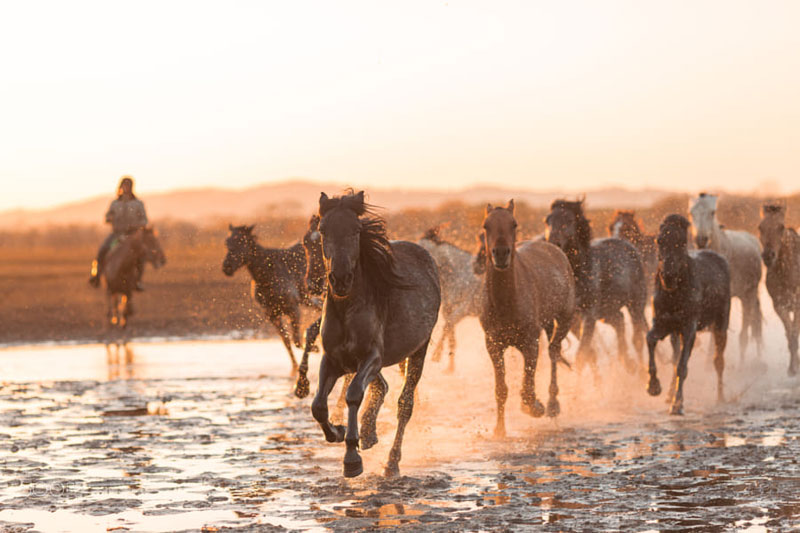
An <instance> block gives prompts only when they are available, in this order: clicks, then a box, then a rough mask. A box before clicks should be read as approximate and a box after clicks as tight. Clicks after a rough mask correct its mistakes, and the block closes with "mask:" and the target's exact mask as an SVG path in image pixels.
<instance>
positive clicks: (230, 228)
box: [228, 222, 233, 231]
mask: <svg viewBox="0 0 800 533" xmlns="http://www.w3.org/2000/svg"><path fill="white" fill-rule="evenodd" d="M228 231H233V224H231V223H230V222H228Z"/></svg>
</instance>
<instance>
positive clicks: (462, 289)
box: [417, 226, 481, 374]
mask: <svg viewBox="0 0 800 533" xmlns="http://www.w3.org/2000/svg"><path fill="white" fill-rule="evenodd" d="M439 230H440V226H436V227H434V228H431V229H429V230H428V231H426V232H425V234H424V235H423V236H422V239H420V240H419V241H418V243H417V244H419V245H420V246H422V247H423V248H425V249H426V250H428V253H429V254H431V257H433V260H434V261H435V262H436V266H437V267H438V268H439V283H440V284H441V286H442V318H443V319H444V331H443V332H442V337H441V338H440V339H439V341H438V342H437V343H436V346H435V347H434V349H433V355H432V358H433V360H434V361H439V359H441V357H442V351H443V350H444V344H445V341H446V342H447V343H448V347H449V355H450V364H449V365H448V367H447V370H446V372H447V373H448V374H450V373H452V372H453V371H454V370H455V361H454V359H455V353H456V332H455V328H456V325H457V324H458V323H459V322H461V320H462V319H463V318H465V317H467V316H478V313H479V311H480V288H481V278H479V277H478V276H476V275H475V273H474V272H473V267H472V254H471V253H470V252H466V251H464V250H462V249H461V248H459V247H458V246H456V245H454V244H451V243H449V242H446V241H444V240H442V239H441V237H440V236H439Z"/></svg>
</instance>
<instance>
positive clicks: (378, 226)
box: [319, 189, 411, 302]
mask: <svg viewBox="0 0 800 533" xmlns="http://www.w3.org/2000/svg"><path fill="white" fill-rule="evenodd" d="M338 208H342V209H349V210H350V211H352V212H353V213H355V214H356V216H358V217H359V222H361V233H360V239H359V254H360V255H359V262H360V263H361V268H362V270H363V272H364V275H365V276H366V277H367V278H368V279H370V280H372V281H373V283H372V286H373V288H374V290H375V291H376V296H377V297H378V301H379V302H380V301H386V299H385V298H383V297H382V296H383V294H384V291H387V290H389V289H409V288H411V286H410V285H409V284H408V283H406V282H405V280H403V278H402V277H401V276H400V274H398V273H397V266H396V264H395V258H394V254H393V253H392V248H391V245H390V243H389V238H388V236H387V234H386V221H385V220H384V219H383V218H381V217H380V216H378V215H377V214H376V213H375V210H376V209H377V206H374V205H371V204H368V203H366V202H365V201H364V191H360V192H358V193H355V192H354V191H353V189H347V190H346V191H345V194H343V195H342V196H335V197H333V198H328V197H327V195H325V193H323V194H322V196H321V197H320V203H319V215H320V217H324V216H325V215H326V214H327V213H329V212H330V211H332V210H334V209H338Z"/></svg>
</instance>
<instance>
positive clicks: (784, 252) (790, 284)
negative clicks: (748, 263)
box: [758, 204, 800, 376]
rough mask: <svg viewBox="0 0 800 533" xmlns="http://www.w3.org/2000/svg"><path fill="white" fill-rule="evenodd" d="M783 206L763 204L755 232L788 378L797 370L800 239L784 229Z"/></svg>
mask: <svg viewBox="0 0 800 533" xmlns="http://www.w3.org/2000/svg"><path fill="white" fill-rule="evenodd" d="M785 222H786V206H785V205H780V204H764V206H763V207H762V208H761V223H760V224H759V225H758V231H759V234H760V239H761V246H762V247H763V250H764V251H763V253H762V254H761V257H762V259H763V260H764V264H765V265H766V266H767V292H769V295H770V297H771V298H772V306H773V307H774V308H775V313H777V314H778V317H779V318H780V319H781V322H783V329H784V330H785V331H786V340H787V342H788V343H789V375H790V376H794V375H795V374H797V372H798V370H800V359H798V355H797V336H798V333H799V332H800V236H798V235H797V232H796V231H795V230H793V229H792V228H787V227H786V226H785Z"/></svg>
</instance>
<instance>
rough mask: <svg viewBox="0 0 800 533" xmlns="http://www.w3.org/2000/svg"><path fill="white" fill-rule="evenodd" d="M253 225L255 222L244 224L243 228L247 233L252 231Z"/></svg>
mask: <svg viewBox="0 0 800 533" xmlns="http://www.w3.org/2000/svg"><path fill="white" fill-rule="evenodd" d="M255 227H256V225H255V224H250V225H249V226H245V227H244V230H245V231H246V232H247V233H252V232H253V228H255Z"/></svg>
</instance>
